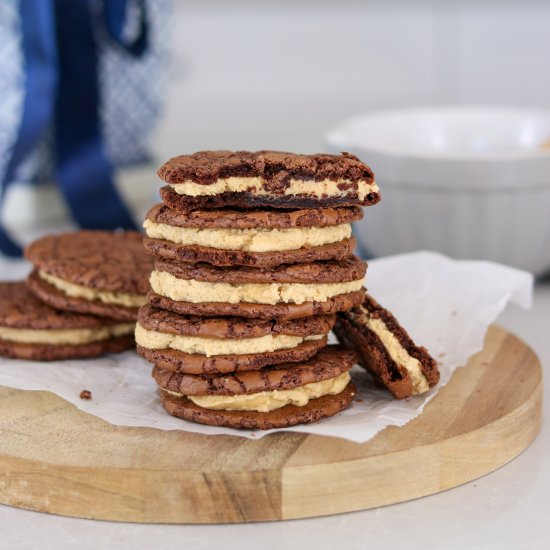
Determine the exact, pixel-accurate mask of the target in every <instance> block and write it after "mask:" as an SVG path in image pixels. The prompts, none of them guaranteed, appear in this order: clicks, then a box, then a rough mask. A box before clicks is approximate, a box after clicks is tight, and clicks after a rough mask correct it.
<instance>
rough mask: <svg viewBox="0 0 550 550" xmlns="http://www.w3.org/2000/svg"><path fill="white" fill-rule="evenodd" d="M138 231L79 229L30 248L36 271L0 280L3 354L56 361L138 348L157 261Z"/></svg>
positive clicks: (47, 239) (0, 348)
mask: <svg viewBox="0 0 550 550" xmlns="http://www.w3.org/2000/svg"><path fill="white" fill-rule="evenodd" d="M141 241H142V237H141V235H140V234H139V233H136V232H120V233H119V232H110V231H77V232H72V233H64V234H61V235H50V236H47V237H44V238H42V239H39V240H38V241H35V242H34V243H32V244H31V245H30V246H28V247H27V249H26V251H25V254H26V256H27V258H28V259H29V260H30V261H31V262H32V264H33V266H34V271H33V272H32V273H31V275H30V276H29V278H28V279H27V281H26V283H25V282H3V283H0V355H4V356H7V357H14V358H20V359H32V360H39V361H52V360H60V359H77V358H85V357H95V356H99V355H102V354H104V353H117V352H122V351H125V350H127V349H131V348H133V347H134V346H135V340H134V331H135V326H136V319H137V313H138V310H139V307H140V306H141V305H143V304H144V303H145V301H146V294H147V291H148V289H149V282H148V278H149V273H150V271H151V268H152V261H151V259H150V257H149V256H148V255H147V254H146V253H145V251H144V250H143V247H142V242H141Z"/></svg>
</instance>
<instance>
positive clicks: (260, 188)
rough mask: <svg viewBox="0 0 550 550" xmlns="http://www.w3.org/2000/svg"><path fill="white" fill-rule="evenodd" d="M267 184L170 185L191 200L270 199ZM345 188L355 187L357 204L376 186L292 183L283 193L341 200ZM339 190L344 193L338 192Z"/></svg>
mask: <svg viewBox="0 0 550 550" xmlns="http://www.w3.org/2000/svg"><path fill="white" fill-rule="evenodd" d="M266 183H267V182H266V180H265V179H264V178H262V177H248V178H243V177H230V178H218V179H217V180H216V181H215V182H214V183H212V184H209V185H202V184H199V183H195V182H194V181H191V180H188V181H184V182H182V183H174V184H171V187H172V189H173V190H174V191H175V192H176V193H177V194H178V195H189V196H191V197H198V196H207V195H219V194H221V193H242V192H247V191H248V192H251V193H254V194H255V195H272V193H271V192H270V191H269V190H268V188H267V186H266ZM346 185H357V195H358V197H359V200H361V201H362V200H364V199H365V197H366V196H367V195H368V194H369V193H375V192H378V186H377V185H376V183H375V182H374V181H373V182H371V183H368V182H366V181H358V182H352V181H351V180H347V179H339V180H336V181H333V180H328V179H326V180H322V181H316V180H299V179H291V180H290V182H289V184H288V186H287V187H286V188H285V189H284V195H287V196H288V195H302V196H308V197H316V198H325V197H342V196H346V195H347V194H348V191H347V190H346V189H345V186H346ZM340 186H342V187H344V189H340Z"/></svg>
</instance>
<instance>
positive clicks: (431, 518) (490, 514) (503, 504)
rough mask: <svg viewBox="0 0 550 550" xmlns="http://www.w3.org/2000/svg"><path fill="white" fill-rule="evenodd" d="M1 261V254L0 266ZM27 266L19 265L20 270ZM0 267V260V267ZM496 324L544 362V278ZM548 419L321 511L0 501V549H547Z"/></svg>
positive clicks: (547, 340) (548, 286)
mask: <svg viewBox="0 0 550 550" xmlns="http://www.w3.org/2000/svg"><path fill="white" fill-rule="evenodd" d="M1 267H2V262H1V261H0V268H1ZM25 269H26V268H25V267H24V266H23V265H22V266H21V270H22V272H23V270H25ZM1 272H2V269H0V273H1ZM499 323H500V324H501V325H503V326H505V327H506V328H508V329H509V330H511V331H512V332H514V333H515V334H517V335H518V336H520V337H521V338H522V339H523V340H525V341H526V342H527V343H528V344H529V345H531V347H532V348H533V349H534V350H535V351H536V352H537V354H538V355H539V357H540V359H541V361H542V364H543V367H545V370H547V369H550V333H549V328H550V280H547V281H545V282H543V283H539V284H538V285H537V288H536V291H535V301H534V308H533V309H532V310H531V311H523V310H520V309H518V308H515V307H510V308H509V309H508V310H507V311H506V312H505V313H504V315H503V316H502V317H501V319H500V320H499ZM544 393H545V410H547V409H548V403H550V389H549V386H548V385H547V386H546V387H545V392H544ZM549 456H550V428H549V426H548V425H547V424H543V428H542V432H541V433H540V435H539V436H538V438H537V439H536V441H535V442H534V443H533V444H532V445H531V446H530V447H529V448H528V449H527V450H526V451H525V452H524V453H523V454H522V455H521V456H519V457H518V458H516V459H515V460H514V461H512V462H511V463H509V464H507V465H505V466H503V467H502V468H501V469H499V470H497V471H496V472H493V473H491V474H489V475H487V476H485V477H483V478H481V479H478V480H475V481H473V482H471V483H468V484H466V485H463V486H461V487H457V488H455V489H451V490H449V491H446V492H444V493H440V494H438V495H433V496H429V497H424V498H421V499H417V500H414V501H410V502H405V503H402V504H396V505H392V506H387V507H385V508H379V509H375V510H367V511H364V512H355V513H350V514H343V515H339V516H331V517H324V518H319V519H308V520H296V521H288V522H276V523H261V524H239V525H212V526H194V525H190V526H188V525H139V524H127V523H125V524H121V523H111V522H100V521H91V520H80V519H73V518H63V517H58V516H51V515H48V514H41V513H36V512H29V511H25V510H18V509H16V508H10V507H7V506H1V505H0V549H1V550H4V549H6V550H7V549H10V550H11V549H15V548H17V549H31V548H37V549H38V548H39V549H40V550H50V549H52V550H53V549H55V550H63V549H65V548H73V547H78V548H79V549H80V550H86V549H88V548H89V549H94V550H98V549H103V548H109V549H119V548H128V549H130V548H131V549H132V550H140V549H148V548H162V549H163V550H168V549H171V548H177V549H178V550H179V549H182V548H186V549H187V548H192V549H195V548H223V550H233V549H237V548H238V549H239V550H242V549H245V548H250V547H253V546H257V547H259V548H261V549H262V550H269V549H272V548H285V549H288V550H291V549H294V548H296V549H300V550H304V549H306V548H308V549H309V548H315V549H319V550H322V549H325V548H327V549H329V548H330V549H332V548H335V547H337V546H339V547H342V548H345V549H346V550H353V549H356V548H357V549H361V550H364V549H366V548H368V549H369V550H374V549H377V548H392V550H399V549H401V548H406V549H407V550H409V549H410V548H416V547H417V546H420V545H422V548H423V549H425V550H429V549H433V548H445V549H464V548H468V549H477V548H484V549H485V548H490V549H494V550H496V549H508V548H509V549H514V550H516V549H520V548H521V549H522V550H523V549H530V548H533V549H535V548H536V549H541V548H550V531H549V530H547V529H546V524H545V523H546V521H548V518H550V467H549V466H548V465H547V463H548V457H549Z"/></svg>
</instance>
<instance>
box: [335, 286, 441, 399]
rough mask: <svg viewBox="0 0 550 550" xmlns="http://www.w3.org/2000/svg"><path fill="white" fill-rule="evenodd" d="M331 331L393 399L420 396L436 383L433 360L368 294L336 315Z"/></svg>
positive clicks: (436, 371)
mask: <svg viewBox="0 0 550 550" xmlns="http://www.w3.org/2000/svg"><path fill="white" fill-rule="evenodd" d="M334 332H335V333H336V336H337V337H338V339H339V340H340V342H342V343H344V344H346V345H348V346H350V347H352V348H353V349H355V351H356V352H357V354H358V356H359V363H360V364H361V365H362V366H363V367H365V368H366V369H367V371H368V372H369V373H370V374H371V375H372V377H373V379H374V381H375V382H376V383H377V384H379V385H381V386H383V387H386V388H387V389H388V390H389V391H390V392H391V393H392V394H393V396H394V397H395V398H396V399H403V398H405V397H409V396H411V395H416V394H421V393H424V392H426V391H428V390H429V388H431V387H433V386H435V385H436V384H437V382H438V381H439V370H438V368H437V362H436V361H435V359H434V358H433V357H432V356H431V355H430V354H429V353H428V351H427V350H426V349H425V348H423V347H420V346H417V345H416V344H415V343H414V342H413V340H412V339H411V337H410V336H409V335H408V334H407V331H406V330H405V329H404V328H403V327H402V326H401V325H400V324H399V322H398V321H397V319H396V318H395V317H394V316H393V315H392V314H391V313H390V312H389V311H388V310H387V309H384V308H383V307H382V306H381V305H380V304H378V302H376V301H375V300H374V299H373V298H372V297H371V296H369V295H365V299H364V301H363V303H362V304H361V305H360V306H358V307H356V308H354V309H352V310H350V311H348V312H346V313H339V314H338V315H337V321H336V325H335V327H334Z"/></svg>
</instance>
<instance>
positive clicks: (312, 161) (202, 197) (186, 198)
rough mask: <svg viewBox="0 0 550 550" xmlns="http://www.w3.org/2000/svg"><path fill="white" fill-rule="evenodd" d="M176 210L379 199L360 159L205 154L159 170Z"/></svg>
mask: <svg viewBox="0 0 550 550" xmlns="http://www.w3.org/2000/svg"><path fill="white" fill-rule="evenodd" d="M158 175H159V176H160V178H161V179H163V180H164V181H165V182H166V183H168V184H169V185H167V186H165V187H163V188H162V189H161V197H162V200H163V201H164V202H165V204H166V205H167V206H169V207H170V208H172V209H173V210H177V211H181V212H188V211H191V210H197V209H202V208H219V207H225V206H236V207H239V208H243V209H246V208H258V207H269V208H282V209H289V208H304V209H315V208H319V207H329V208H330V207H335V206H357V205H362V206H369V205H371V204H375V203H377V202H378V201H379V200H380V194H379V192H378V187H377V185H376V183H375V182H374V175H373V173H372V171H371V169H370V168H369V167H368V166H367V165H365V164H364V163H362V162H361V161H360V160H359V159H358V158H357V157H355V156H353V155H350V154H348V153H342V154H341V155H327V154H316V155H298V154H293V153H284V152H277V151H258V152H246V151H237V152H232V151H202V152H199V153H195V154H193V155H182V156H179V157H175V158H173V159H170V160H169V161H168V162H167V163H165V164H164V165H163V166H162V167H161V168H160V169H159V171H158Z"/></svg>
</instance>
